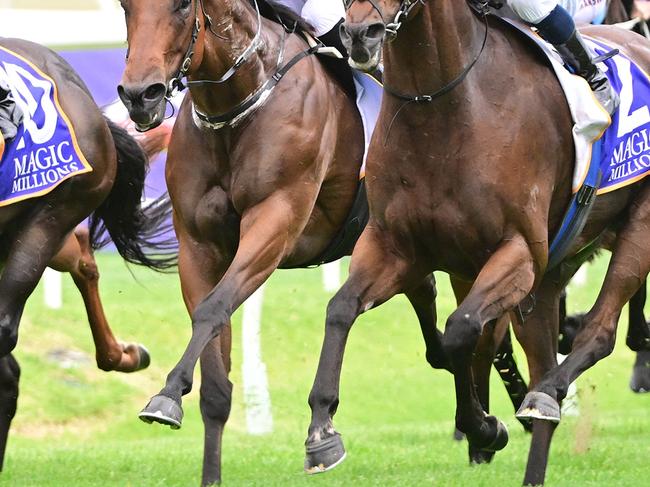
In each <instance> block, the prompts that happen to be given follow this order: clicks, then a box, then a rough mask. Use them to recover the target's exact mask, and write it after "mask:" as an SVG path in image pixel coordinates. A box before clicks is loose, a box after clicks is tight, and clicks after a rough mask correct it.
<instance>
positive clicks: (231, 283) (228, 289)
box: [140, 192, 310, 428]
mask: <svg viewBox="0 0 650 487" xmlns="http://www.w3.org/2000/svg"><path fill="white" fill-rule="evenodd" d="M302 194H304V192H303V193H302ZM309 208H310V206H309V205H307V204H306V203H305V202H304V201H294V200H289V199H288V198H285V197H284V196H279V195H276V196H274V197H269V198H267V199H266V200H264V201H263V202H262V203H260V204H259V205H257V206H255V207H253V208H251V209H248V210H247V211H246V212H245V213H244V214H243V216H242V219H241V224H240V240H239V246H238V248H237V252H236V253H235V256H234V258H233V260H232V263H231V264H230V266H229V267H228V270H227V271H226V272H225V274H224V275H223V278H221V280H220V281H219V282H218V284H217V285H216V286H215V287H214V288H213V289H212V290H211V291H210V292H209V293H208V295H207V296H206V297H205V298H204V299H203V300H202V301H201V302H200V303H199V304H198V306H196V308H195V309H194V311H193V313H192V336H191V338H190V341H189V343H188V345H187V347H186V349H185V352H184V353H183V356H182V357H181V359H180V361H179V362H178V364H177V365H176V366H175V367H174V368H173V369H172V370H171V372H170V373H169V375H168V376H167V381H166V384H165V387H164V388H163V389H162V390H161V391H160V393H159V394H158V395H156V396H154V397H153V398H152V399H151V401H150V402H149V404H147V406H146V407H145V408H144V410H143V411H142V412H141V413H140V417H141V418H142V419H143V420H144V421H148V422H151V421H156V422H159V423H162V424H166V425H169V426H171V427H173V428H180V426H181V421H182V417H183V410H182V408H181V398H182V396H183V395H185V394H187V393H189V392H190V391H191V390H192V384H193V372H194V368H195V366H196V362H197V361H198V359H199V357H200V356H201V354H202V352H203V350H204V348H205V347H206V345H207V344H208V343H209V342H210V341H211V340H212V339H213V338H215V337H217V336H218V335H219V334H220V333H221V331H222V330H223V328H224V327H225V326H226V325H227V324H228V323H229V322H230V317H231V316H232V313H234V312H235V310H236V309H237V308H238V307H239V306H240V305H241V304H242V303H243V302H244V301H245V300H246V299H247V298H248V297H249V296H250V295H251V294H253V292H255V290H256V289H258V288H259V286H261V285H262V284H263V283H264V282H265V281H266V279H268V277H269V276H270V275H271V273H272V272H273V271H274V270H275V269H276V268H277V267H278V265H279V264H280V262H281V261H282V259H283V257H284V255H285V252H286V251H287V249H290V248H293V246H294V245H295V242H296V240H297V238H298V236H299V235H300V233H301V231H302V229H303V228H304V225H305V224H306V222H307V220H308V218H309Z"/></svg>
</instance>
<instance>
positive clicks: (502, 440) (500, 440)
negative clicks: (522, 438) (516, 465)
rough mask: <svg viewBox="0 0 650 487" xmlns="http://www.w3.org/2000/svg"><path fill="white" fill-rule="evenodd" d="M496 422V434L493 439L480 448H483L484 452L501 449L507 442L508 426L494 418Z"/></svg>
mask: <svg viewBox="0 0 650 487" xmlns="http://www.w3.org/2000/svg"><path fill="white" fill-rule="evenodd" d="M495 419H496V418H495ZM496 422H497V434H496V436H495V437H494V440H492V442H491V443H490V444H489V445H487V446H484V447H482V448H481V450H484V451H485V452H496V451H499V450H503V449H504V448H505V447H506V445H507V444H508V428H507V427H506V425H505V424H503V423H502V422H501V421H499V420H498V419H496ZM490 460H491V459H490Z"/></svg>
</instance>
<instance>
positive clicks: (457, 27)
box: [384, 0, 484, 99]
mask: <svg viewBox="0 0 650 487" xmlns="http://www.w3.org/2000/svg"><path fill="white" fill-rule="evenodd" d="M421 9H422V10H421V11H420V12H418V13H413V14H412V17H411V18H409V19H408V20H406V21H405V22H404V23H403V24H402V27H401V29H400V31H399V35H398V36H397V38H396V39H395V40H394V41H393V42H391V43H389V44H387V45H386V48H385V49H384V65H385V69H386V72H385V76H384V79H385V81H386V84H387V85H388V86H390V87H391V88H393V89H395V90H397V91H400V92H403V93H409V94H429V93H433V92H435V91H437V90H438V89H440V88H442V87H443V86H445V85H447V84H448V83H450V82H451V81H453V80H454V79H456V78H457V77H458V76H459V75H460V74H461V73H462V71H463V70H464V69H465V68H466V67H467V66H468V65H469V64H470V63H471V61H472V60H473V59H474V57H475V56H476V55H477V53H478V52H479V50H480V49H481V44H482V42H483V36H484V33H483V30H482V29H483V27H482V25H481V22H480V20H479V19H478V18H477V17H476V16H475V15H474V14H473V13H472V11H471V10H470V8H469V6H468V5H467V3H466V2H465V1H464V0H428V1H427V2H425V3H424V4H423V5H422V7H421ZM463 84H464V83H461V85H460V86H458V87H456V88H455V89H454V90H453V91H452V92H451V93H449V94H448V95H446V96H451V97H455V98H457V99H463V98H464V97H465V93H464V91H465V87H464V86H463Z"/></svg>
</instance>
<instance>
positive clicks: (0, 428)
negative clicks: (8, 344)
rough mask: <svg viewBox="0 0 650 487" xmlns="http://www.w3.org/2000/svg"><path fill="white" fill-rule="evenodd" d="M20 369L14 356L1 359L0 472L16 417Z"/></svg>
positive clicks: (10, 355)
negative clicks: (12, 424)
mask: <svg viewBox="0 0 650 487" xmlns="http://www.w3.org/2000/svg"><path fill="white" fill-rule="evenodd" d="M19 381H20V367H19V366H18V362H17V361H16V359H15V358H14V357H13V355H12V354H8V355H5V356H4V357H2V358H0V471H2V469H3V466H4V458H5V451H6V448H7V439H8V437H9V427H10V426H11V421H12V420H13V418H14V416H15V415H16V406H17V403H18V383H19Z"/></svg>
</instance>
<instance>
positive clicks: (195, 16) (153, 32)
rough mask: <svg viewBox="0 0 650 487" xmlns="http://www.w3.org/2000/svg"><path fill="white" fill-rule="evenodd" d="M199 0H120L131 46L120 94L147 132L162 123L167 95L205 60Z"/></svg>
mask: <svg viewBox="0 0 650 487" xmlns="http://www.w3.org/2000/svg"><path fill="white" fill-rule="evenodd" d="M200 3H201V1H200V0H137V1H136V0H121V4H122V8H123V9H124V14H125V19H126V27H127V42H128V51H127V58H126V69H125V71H124V74H123V75H122V80H121V82H120V84H119V86H118V88H117V91H118V95H119V97H120V99H121V100H122V102H123V103H124V105H125V106H126V108H127V109H128V111H129V116H130V117H131V119H132V120H133V121H134V122H135V124H136V128H137V129H138V130H140V131H145V130H149V129H152V128H154V127H157V126H158V125H160V124H161V123H162V122H163V120H164V116H165V105H166V103H165V100H166V97H167V96H169V95H170V94H171V92H172V91H173V90H174V88H176V87H179V86H180V80H181V79H182V78H183V77H184V76H185V75H187V74H188V73H189V72H190V71H192V70H193V69H195V68H196V67H197V66H199V65H200V63H201V58H202V56H203V42H202V38H203V31H204V29H203V23H204V19H203V16H202V15H199V8H201V9H202V5H199V4H200Z"/></svg>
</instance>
